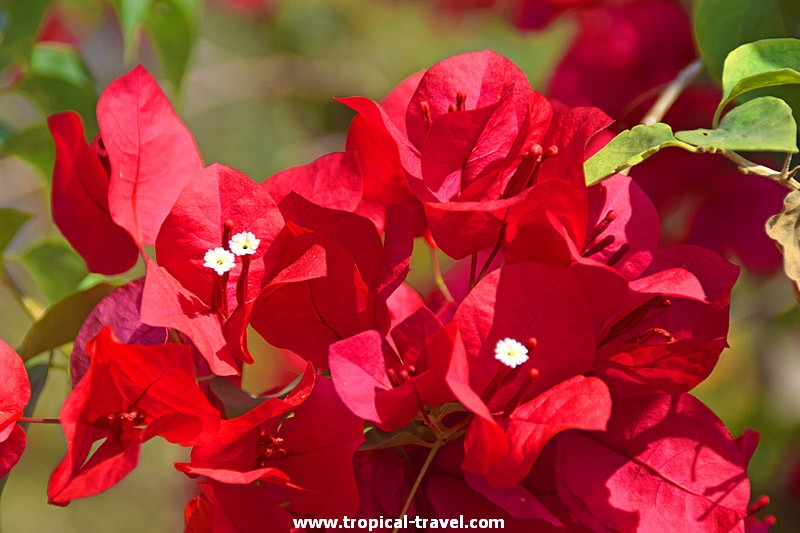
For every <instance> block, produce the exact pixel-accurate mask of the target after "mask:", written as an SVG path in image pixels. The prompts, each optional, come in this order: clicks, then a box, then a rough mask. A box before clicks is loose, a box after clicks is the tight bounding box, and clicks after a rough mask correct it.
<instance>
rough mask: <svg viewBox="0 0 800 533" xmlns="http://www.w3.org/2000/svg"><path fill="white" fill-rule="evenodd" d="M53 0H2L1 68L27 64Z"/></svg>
mask: <svg viewBox="0 0 800 533" xmlns="http://www.w3.org/2000/svg"><path fill="white" fill-rule="evenodd" d="M51 2H52V0H0V19H1V20H2V24H0V43H2V46H0V70H3V69H4V68H5V67H7V66H8V65H9V64H10V63H17V64H20V65H27V64H28V59H29V56H30V53H31V47H32V46H33V43H34V40H35V38H36V34H37V33H38V32H39V26H41V24H42V19H43V18H44V14H45V12H46V11H47V8H48V7H49V6H50V4H51Z"/></svg>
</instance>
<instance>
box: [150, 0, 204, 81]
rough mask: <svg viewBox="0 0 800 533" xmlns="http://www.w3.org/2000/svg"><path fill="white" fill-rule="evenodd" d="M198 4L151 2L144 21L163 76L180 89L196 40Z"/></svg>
mask: <svg viewBox="0 0 800 533" xmlns="http://www.w3.org/2000/svg"><path fill="white" fill-rule="evenodd" d="M201 9H202V2H201V1H200V0H153V3H152V7H151V9H150V13H149V16H148V17H147V21H146V28H147V32H148V34H149V35H150V38H151V39H152V41H153V48H154V49H155V52H156V55H157V56H158V60H159V64H160V65H161V68H162V69H163V71H164V76H165V77H166V79H167V80H169V82H170V83H172V85H173V87H175V89H180V87H181V83H182V82H183V76H184V75H185V74H186V67H187V65H188V64H189V57H190V56H191V53H192V48H193V47H194V43H195V41H196V40H197V36H198V31H199V25H200V12H201Z"/></svg>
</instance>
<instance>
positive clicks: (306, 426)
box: [175, 365, 364, 516]
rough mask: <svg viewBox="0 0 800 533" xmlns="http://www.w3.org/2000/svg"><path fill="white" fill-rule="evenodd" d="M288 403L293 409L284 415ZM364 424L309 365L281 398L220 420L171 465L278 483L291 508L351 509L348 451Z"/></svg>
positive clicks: (354, 501) (222, 477) (231, 479)
mask: <svg viewBox="0 0 800 533" xmlns="http://www.w3.org/2000/svg"><path fill="white" fill-rule="evenodd" d="M312 387H313V389H312ZM291 410H294V414H293V416H291V417H288V418H287V417H285V416H284V415H286V413H288V412H289V411H291ZM363 427H364V426H363V422H362V421H361V420H360V419H358V418H356V417H354V416H353V415H352V414H351V413H350V412H349V411H348V410H347V408H346V407H345V406H344V404H342V402H341V400H339V398H338V397H337V396H336V392H335V391H334V388H333V384H332V383H331V382H330V381H329V380H327V379H321V378H320V379H317V380H316V382H315V380H314V371H313V368H312V367H311V366H310V365H309V367H308V369H307V370H306V373H305V375H304V377H303V379H302V380H301V381H300V383H299V384H298V385H297V387H296V388H295V390H293V391H292V393H290V394H289V396H288V397H287V398H286V399H284V400H281V399H277V398H272V399H269V400H266V401H265V402H264V403H262V404H261V405H259V406H258V407H256V408H254V409H253V410H251V411H249V412H247V413H245V414H244V415H242V416H240V417H238V418H233V419H231V420H224V421H222V424H221V425H220V430H219V432H218V433H216V434H215V435H208V436H207V437H206V438H205V439H204V440H203V442H202V443H201V444H200V445H198V446H196V447H195V448H194V449H193V450H192V456H191V462H189V463H177V464H176V465H175V466H176V468H178V470H181V471H182V472H186V473H187V474H189V475H191V476H206V477H208V478H211V479H213V480H216V481H219V482H222V483H231V484H245V485H246V484H249V483H253V482H254V481H261V482H263V483H270V484H274V485H278V486H281V487H284V488H285V496H284V500H283V501H287V500H288V502H289V506H288V509H289V510H290V511H292V512H295V513H299V514H316V515H318V516H342V515H353V514H355V512H356V510H357V509H358V494H357V489H356V485H355V479H354V477H353V466H352V465H353V454H354V453H355V452H356V450H357V449H358V447H359V446H360V445H361V443H362V442H364V432H363ZM321 472H324V475H321V474H320V473H321Z"/></svg>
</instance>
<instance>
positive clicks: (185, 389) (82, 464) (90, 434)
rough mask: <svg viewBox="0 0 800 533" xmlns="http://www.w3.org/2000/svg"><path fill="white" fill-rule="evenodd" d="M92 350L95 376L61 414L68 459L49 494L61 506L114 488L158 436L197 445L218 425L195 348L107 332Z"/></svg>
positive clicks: (86, 380) (83, 382)
mask: <svg viewBox="0 0 800 533" xmlns="http://www.w3.org/2000/svg"><path fill="white" fill-rule="evenodd" d="M87 352H88V354H89V358H90V360H91V365H90V366H89V371H88V372H87V373H86V375H85V376H84V378H83V379H82V380H81V381H80V383H78V385H77V386H76V387H75V388H74V389H73V390H72V392H71V393H70V395H69V396H68V397H67V399H66V400H65V401H64V405H63V406H62V408H61V414H60V415H59V421H60V422H61V425H62V427H63V428H64V435H65V436H66V439H67V453H66V457H64V460H63V461H61V463H59V465H58V466H57V467H56V468H55V470H54V471H53V474H52V475H51V477H50V483H49V485H48V489H47V494H48V498H49V501H50V503H52V504H55V505H67V504H68V503H69V502H70V501H71V500H73V499H75V498H83V497H86V496H92V495H94V494H98V493H100V492H103V491H104V490H106V489H108V488H110V487H112V486H113V485H115V484H116V483H117V482H118V481H120V480H121V479H122V478H124V477H125V476H126V475H127V474H128V473H129V472H130V471H131V470H133V469H134V468H135V467H136V464H137V462H138V460H139V447H140V446H141V444H142V443H143V442H145V441H147V440H149V439H151V438H153V437H155V436H157V435H160V436H162V437H164V438H165V439H167V440H168V441H170V442H172V443H175V444H180V445H183V446H186V445H192V444H194V443H195V442H196V440H197V439H198V438H199V436H200V435H203V434H208V433H214V432H215V431H216V429H217V426H218V424H219V413H218V412H217V411H215V410H214V409H213V408H212V407H211V405H210V404H209V403H208V401H207V400H206V399H205V397H204V396H203V394H202V392H200V389H199V388H198V386H197V382H196V381H195V375H194V370H193V365H192V356H191V350H190V348H189V347H188V346H185V345H180V344H167V345H163V346H134V345H128V344H120V343H119V342H118V341H117V340H116V339H114V337H113V334H112V333H111V330H110V329H109V328H106V327H104V328H103V329H102V330H101V331H100V334H99V335H98V336H97V337H96V338H95V339H93V340H92V341H91V342H90V343H89V344H88V346H87ZM100 440H103V442H102V444H101V445H100V447H99V448H97V449H96V450H95V451H94V453H92V449H93V447H94V443H95V442H97V441H100Z"/></svg>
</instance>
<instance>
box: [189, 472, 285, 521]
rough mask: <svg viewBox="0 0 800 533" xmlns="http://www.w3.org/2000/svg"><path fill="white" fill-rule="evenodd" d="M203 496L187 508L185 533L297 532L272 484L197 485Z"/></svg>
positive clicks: (192, 501)
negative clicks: (281, 505)
mask: <svg viewBox="0 0 800 533" xmlns="http://www.w3.org/2000/svg"><path fill="white" fill-rule="evenodd" d="M197 485H198V487H199V488H200V495H199V496H197V497H195V498H193V499H192V500H189V502H188V503H187V504H186V509H185V518H186V520H185V527H184V531H185V532H186V533H212V532H213V533H263V532H264V531H294V529H292V517H291V515H290V514H289V513H288V512H286V510H284V509H283V508H281V507H280V504H281V502H282V499H281V496H280V493H279V492H278V491H276V490H275V489H274V488H273V487H270V486H269V485H265V486H259V485H254V484H251V485H226V484H224V483H216V482H202V483H198V484H197Z"/></svg>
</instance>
